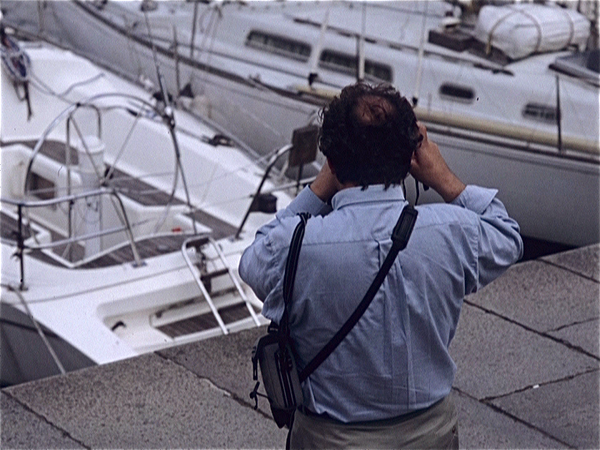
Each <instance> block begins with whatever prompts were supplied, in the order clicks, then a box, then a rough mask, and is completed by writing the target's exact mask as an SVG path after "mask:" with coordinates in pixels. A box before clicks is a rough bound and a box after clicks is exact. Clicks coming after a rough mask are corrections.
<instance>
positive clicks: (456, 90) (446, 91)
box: [440, 83, 475, 103]
mask: <svg viewBox="0 0 600 450" xmlns="http://www.w3.org/2000/svg"><path fill="white" fill-rule="evenodd" d="M440 95H441V96H442V97H443V98H446V99H449V100H455V101H459V102H464V103H471V102H473V99H474V98H475V91H474V90H473V89H471V88H469V87H465V86H459V85H456V84H450V83H444V84H442V86H441V87H440Z"/></svg>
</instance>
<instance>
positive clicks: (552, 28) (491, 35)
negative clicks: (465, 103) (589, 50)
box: [474, 4, 590, 59]
mask: <svg viewBox="0 0 600 450" xmlns="http://www.w3.org/2000/svg"><path fill="white" fill-rule="evenodd" d="M589 35H590V21H589V20H588V19H587V18H586V17H585V16H584V15H582V14H580V13H578V12H577V11H575V10H573V9H565V8H560V7H558V6H550V5H539V4H515V5H505V6H490V5H488V6H484V7H483V8H481V11H480V12H479V16H478V18H477V25H476V27H475V31H474V37H475V39H477V40H478V41H480V42H483V43H484V44H486V46H487V48H488V50H489V49H490V46H493V47H496V48H498V49H500V50H502V52H504V54H506V56H508V57H509V58H511V59H521V58H524V57H526V56H529V55H531V54H533V53H542V52H549V51H557V50H561V49H564V48H566V47H568V46H570V45H576V46H577V47H579V49H580V50H584V49H585V47H586V44H587V40H588V37H589Z"/></svg>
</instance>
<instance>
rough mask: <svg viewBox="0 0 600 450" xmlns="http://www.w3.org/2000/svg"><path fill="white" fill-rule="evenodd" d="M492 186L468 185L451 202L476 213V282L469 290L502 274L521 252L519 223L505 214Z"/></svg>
mask: <svg viewBox="0 0 600 450" xmlns="http://www.w3.org/2000/svg"><path fill="white" fill-rule="evenodd" d="M497 192H498V191H497V190H496V189H487V188H482V187H479V186H473V185H469V186H467V187H466V188H465V190H464V191H463V192H462V193H461V194H460V195H459V196H458V197H457V198H456V199H455V200H454V201H453V202H452V204H455V205H457V206H461V207H463V208H466V209H468V210H470V211H473V212H474V213H476V214H477V215H478V226H477V229H478V237H477V240H476V241H477V248H476V249H474V250H475V251H476V254H477V267H476V268H475V274H476V284H475V285H473V286H469V287H468V290H467V292H468V293H472V292H475V291H476V290H478V289H479V288H481V287H483V286H485V285H487V284H489V283H490V282H492V281H493V280H494V279H496V278H498V277H499V276H500V275H502V274H503V273H504V272H505V271H506V269H508V268H509V267H510V266H511V265H512V264H514V263H515V262H517V261H518V260H519V259H520V258H521V257H522V256H523V240H522V238H521V235H520V229H519V224H518V223H517V222H516V221H515V220H514V219H512V218H510V217H509V215H508V212H507V211H506V208H505V207H504V205H503V204H502V202H501V201H500V200H499V199H498V198H496V194H497Z"/></svg>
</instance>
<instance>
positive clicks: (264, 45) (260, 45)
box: [246, 30, 310, 61]
mask: <svg viewBox="0 0 600 450" xmlns="http://www.w3.org/2000/svg"><path fill="white" fill-rule="evenodd" d="M246 45H247V46H249V47H254V48H257V49H259V50H264V51H267V52H270V53H276V54H278V55H282V56H286V57H288V58H294V59H299V60H301V61H308V58H309V56H310V45H308V44H306V43H304V42H301V41H297V40H295V39H290V38H287V37H283V36H278V35H275V34H269V33H264V32H262V31H256V30H253V31H251V32H250V33H249V34H248V37H247V38H246Z"/></svg>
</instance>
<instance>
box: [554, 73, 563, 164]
mask: <svg viewBox="0 0 600 450" xmlns="http://www.w3.org/2000/svg"><path fill="white" fill-rule="evenodd" d="M561 115H562V114H561V112H560V81H559V78H558V75H556V126H557V128H558V153H563V145H562V126H561Z"/></svg>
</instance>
